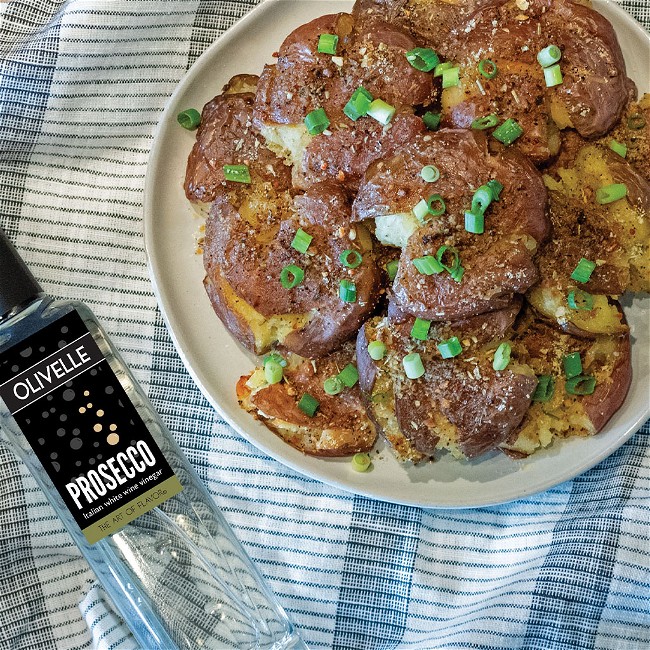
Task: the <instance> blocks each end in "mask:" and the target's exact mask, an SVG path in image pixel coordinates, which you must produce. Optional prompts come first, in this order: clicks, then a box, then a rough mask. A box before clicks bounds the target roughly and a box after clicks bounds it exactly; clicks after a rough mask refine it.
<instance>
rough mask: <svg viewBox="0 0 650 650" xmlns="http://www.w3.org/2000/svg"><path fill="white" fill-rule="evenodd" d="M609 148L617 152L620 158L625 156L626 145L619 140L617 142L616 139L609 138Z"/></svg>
mask: <svg viewBox="0 0 650 650" xmlns="http://www.w3.org/2000/svg"><path fill="white" fill-rule="evenodd" d="M609 148H610V149H611V150H612V151H613V152H614V153H617V154H618V155H619V156H620V157H621V158H625V156H627V145H625V144H623V143H621V142H617V141H616V140H611V141H610V143H609Z"/></svg>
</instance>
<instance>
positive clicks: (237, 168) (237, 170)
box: [223, 165, 251, 183]
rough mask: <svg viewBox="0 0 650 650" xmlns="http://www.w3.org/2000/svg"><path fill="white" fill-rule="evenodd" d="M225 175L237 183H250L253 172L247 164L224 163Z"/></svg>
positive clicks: (227, 178)
mask: <svg viewBox="0 0 650 650" xmlns="http://www.w3.org/2000/svg"><path fill="white" fill-rule="evenodd" d="M223 175H224V176H225V178H226V180H227V181H234V182H235V183H250V182H251V172H250V169H248V166H247V165H224V166H223Z"/></svg>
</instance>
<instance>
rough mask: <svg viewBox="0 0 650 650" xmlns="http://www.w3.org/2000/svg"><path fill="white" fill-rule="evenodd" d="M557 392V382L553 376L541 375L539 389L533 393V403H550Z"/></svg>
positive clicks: (538, 380) (538, 383) (538, 378)
mask: <svg viewBox="0 0 650 650" xmlns="http://www.w3.org/2000/svg"><path fill="white" fill-rule="evenodd" d="M554 392H555V380H554V379H553V377H551V375H539V377H537V387H536V388H535V392H534V393H533V396H532V400H533V402H548V401H549V400H550V399H551V397H553V393H554Z"/></svg>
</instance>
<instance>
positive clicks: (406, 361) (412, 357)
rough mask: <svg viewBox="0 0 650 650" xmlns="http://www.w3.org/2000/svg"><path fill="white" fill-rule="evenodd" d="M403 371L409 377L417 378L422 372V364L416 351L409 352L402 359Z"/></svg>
mask: <svg viewBox="0 0 650 650" xmlns="http://www.w3.org/2000/svg"><path fill="white" fill-rule="evenodd" d="M402 365H403V366H404V372H405V373H406V376H407V377H408V378H409V379H418V378H420V377H422V375H423V374H424V364H423V363H422V359H421V358H420V355H419V354H418V353H417V352H411V354H407V355H406V356H405V357H404V358H403V359H402Z"/></svg>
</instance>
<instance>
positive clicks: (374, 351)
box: [368, 341, 386, 361]
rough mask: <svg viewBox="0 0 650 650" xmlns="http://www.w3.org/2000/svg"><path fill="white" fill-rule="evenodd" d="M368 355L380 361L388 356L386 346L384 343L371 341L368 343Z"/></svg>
mask: <svg viewBox="0 0 650 650" xmlns="http://www.w3.org/2000/svg"><path fill="white" fill-rule="evenodd" d="M368 354H369V355H370V358H371V359H374V360H375V361H380V360H381V359H383V358H384V356H385V354H386V345H385V344H384V343H382V341H370V343H368Z"/></svg>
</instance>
